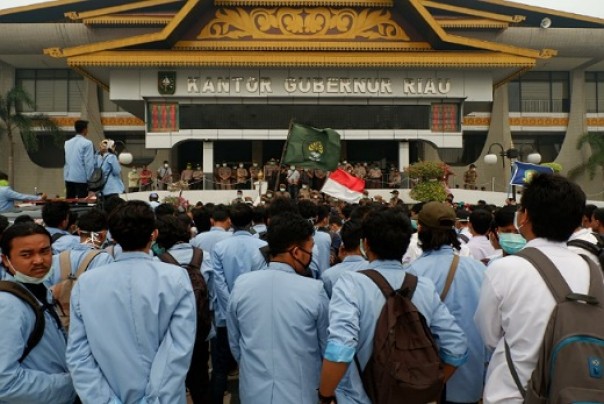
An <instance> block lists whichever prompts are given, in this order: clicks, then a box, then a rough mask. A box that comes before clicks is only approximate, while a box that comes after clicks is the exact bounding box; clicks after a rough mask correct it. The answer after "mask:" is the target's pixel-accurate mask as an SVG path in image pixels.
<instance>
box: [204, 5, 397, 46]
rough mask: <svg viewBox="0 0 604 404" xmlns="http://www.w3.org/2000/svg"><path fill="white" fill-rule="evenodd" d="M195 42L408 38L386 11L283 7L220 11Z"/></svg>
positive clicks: (382, 39) (391, 39) (388, 39)
mask: <svg viewBox="0 0 604 404" xmlns="http://www.w3.org/2000/svg"><path fill="white" fill-rule="evenodd" d="M197 39H198V40H217V39H256V40H267V39H280V40H284V39H285V40H301V41H307V40H309V39H330V40H362V39H365V40H374V41H409V36H407V34H406V33H405V30H404V29H403V28H402V27H401V26H400V25H399V24H398V23H397V22H396V21H394V20H393V19H392V15H391V13H390V11H388V10H386V9H362V10H357V9H352V8H342V9H340V8H328V7H316V8H301V9H295V8H289V7H284V8H254V9H247V8H234V9H219V10H217V11H216V14H215V15H214V18H213V19H212V20H211V21H210V22H209V23H208V24H207V25H206V26H205V27H204V28H203V30H202V31H201V33H200V34H199V35H198V37H197Z"/></svg>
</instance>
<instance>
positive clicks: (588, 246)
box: [566, 239, 600, 257]
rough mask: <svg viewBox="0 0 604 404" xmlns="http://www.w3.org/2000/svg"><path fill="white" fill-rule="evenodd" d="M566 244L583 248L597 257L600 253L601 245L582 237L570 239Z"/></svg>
mask: <svg viewBox="0 0 604 404" xmlns="http://www.w3.org/2000/svg"><path fill="white" fill-rule="evenodd" d="M566 245H567V246H569V247H578V248H581V249H583V250H585V251H587V252H589V253H592V254H593V255H595V256H596V257H597V256H599V255H600V247H598V246H597V245H596V244H594V243H590V242H589V241H587V240H580V239H576V240H570V241H569V242H567V243H566Z"/></svg>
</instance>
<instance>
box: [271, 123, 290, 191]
mask: <svg viewBox="0 0 604 404" xmlns="http://www.w3.org/2000/svg"><path fill="white" fill-rule="evenodd" d="M292 126H294V118H291V119H290V120H289V127H288V128H287V137H286V138H285V143H284V144H283V150H282V151H281V158H280V159H279V172H278V173H277V180H276V181H275V189H274V191H273V192H275V193H277V190H278V189H279V178H280V177H281V167H282V166H283V165H284V164H283V159H284V158H285V152H286V151H287V144H288V143H289V136H290V135H291V133H292Z"/></svg>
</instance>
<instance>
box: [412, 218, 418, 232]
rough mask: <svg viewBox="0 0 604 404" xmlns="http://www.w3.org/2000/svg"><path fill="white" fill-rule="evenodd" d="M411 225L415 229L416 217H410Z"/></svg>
mask: <svg viewBox="0 0 604 404" xmlns="http://www.w3.org/2000/svg"><path fill="white" fill-rule="evenodd" d="M411 227H413V230H417V219H411Z"/></svg>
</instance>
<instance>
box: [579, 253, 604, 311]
mask: <svg viewBox="0 0 604 404" xmlns="http://www.w3.org/2000/svg"><path fill="white" fill-rule="evenodd" d="M581 257H583V259H584V260H585V262H587V265H589V292H587V293H589V296H590V297H592V298H594V299H597V300H598V302H597V303H596V304H604V280H602V271H601V270H600V268H598V265H597V264H596V263H595V262H593V261H592V260H591V259H589V258H588V257H587V256H585V255H581Z"/></svg>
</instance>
